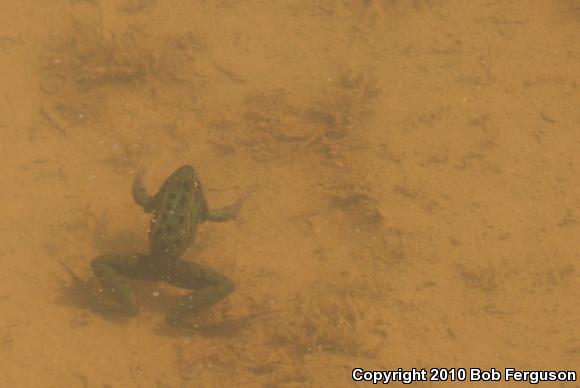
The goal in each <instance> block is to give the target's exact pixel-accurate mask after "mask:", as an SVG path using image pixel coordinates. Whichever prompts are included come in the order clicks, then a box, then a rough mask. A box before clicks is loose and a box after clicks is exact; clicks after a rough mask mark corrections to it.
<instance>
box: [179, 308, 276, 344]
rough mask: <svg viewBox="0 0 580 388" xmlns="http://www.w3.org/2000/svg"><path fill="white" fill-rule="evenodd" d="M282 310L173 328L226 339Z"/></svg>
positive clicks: (186, 323)
mask: <svg viewBox="0 0 580 388" xmlns="http://www.w3.org/2000/svg"><path fill="white" fill-rule="evenodd" d="M281 312H282V311H280V310H275V311H262V312H258V313H253V314H246V315H243V316H241V317H239V318H232V319H225V320H222V321H218V322H199V321H185V320H182V321H178V322H176V323H174V324H172V326H173V327H175V328H177V329H180V330H184V332H185V333H188V334H200V335H202V336H205V337H225V336H231V335H233V334H236V333H238V332H239V331H241V330H242V329H245V328H246V327H248V326H249V325H250V324H252V323H253V322H255V321H257V320H260V319H264V318H267V317H268V316H270V315H273V314H277V313H281Z"/></svg>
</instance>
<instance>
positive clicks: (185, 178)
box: [169, 165, 201, 189]
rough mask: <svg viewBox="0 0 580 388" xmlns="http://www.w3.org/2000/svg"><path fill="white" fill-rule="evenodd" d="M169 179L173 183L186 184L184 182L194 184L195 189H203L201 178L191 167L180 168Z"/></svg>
mask: <svg viewBox="0 0 580 388" xmlns="http://www.w3.org/2000/svg"><path fill="white" fill-rule="evenodd" d="M169 179H170V180H171V181H172V182H182V184H185V183H184V182H193V185H194V187H195V188H198V189H201V182H200V180H199V176H198V175H197V172H196V171H195V168H193V166H190V165H185V166H181V167H179V168H178V169H177V170H175V172H174V173H173V174H171V177H170V178H169Z"/></svg>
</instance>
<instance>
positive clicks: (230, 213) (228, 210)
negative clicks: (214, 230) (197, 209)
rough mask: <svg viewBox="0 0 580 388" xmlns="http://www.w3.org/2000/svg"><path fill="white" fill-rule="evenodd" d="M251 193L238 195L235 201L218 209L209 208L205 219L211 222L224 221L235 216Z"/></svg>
mask: <svg viewBox="0 0 580 388" xmlns="http://www.w3.org/2000/svg"><path fill="white" fill-rule="evenodd" d="M252 195H253V193H246V194H244V195H242V196H241V197H240V199H238V200H237V201H236V202H235V203H233V204H231V205H229V206H225V207H222V208H220V209H210V210H208V212H207V216H206V219H207V221H211V222H224V221H229V220H233V219H235V218H237V216H238V214H240V211H241V210H242V206H243V205H244V202H246V200H247V199H248V198H250V197H251V196H252Z"/></svg>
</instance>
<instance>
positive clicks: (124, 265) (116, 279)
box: [91, 254, 159, 316]
mask: <svg viewBox="0 0 580 388" xmlns="http://www.w3.org/2000/svg"><path fill="white" fill-rule="evenodd" d="M91 267H92V269H93V272H94V274H95V276H96V277H97V279H98V280H99V282H100V283H101V285H102V286H103V288H104V289H105V291H106V292H107V293H108V294H109V295H111V297H113V299H115V301H117V303H119V304H120V305H121V307H122V308H123V311H124V312H125V313H126V314H127V315H130V316H133V315H136V314H137V313H138V312H139V309H138V307H137V301H136V299H135V294H134V293H133V290H131V288H130V287H129V284H128V283H127V280H126V279H127V278H133V279H145V280H155V279H159V276H157V274H156V273H155V271H154V266H152V265H151V258H150V256H149V255H143V254H132V255H120V254H110V255H104V256H100V257H97V258H96V259H94V260H93V261H92V262H91Z"/></svg>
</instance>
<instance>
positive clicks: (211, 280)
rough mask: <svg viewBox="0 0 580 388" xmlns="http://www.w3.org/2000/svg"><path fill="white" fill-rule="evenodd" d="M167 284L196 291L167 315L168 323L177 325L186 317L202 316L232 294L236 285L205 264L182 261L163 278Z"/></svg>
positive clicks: (181, 300)
mask: <svg viewBox="0 0 580 388" xmlns="http://www.w3.org/2000/svg"><path fill="white" fill-rule="evenodd" d="M163 280H165V281H166V282H167V283H169V284H171V285H173V286H176V287H180V288H185V289H188V290H191V291H194V292H193V293H192V294H191V295H187V296H184V297H182V298H181V299H180V300H179V302H178V303H177V306H175V307H174V308H173V309H172V310H171V311H170V312H169V313H168V314H167V323H169V324H171V325H176V324H178V323H179V322H180V321H182V320H183V318H184V317H186V316H187V315H191V314H200V313H202V312H204V311H206V310H208V309H209V308H210V307H211V306H213V305H214V304H216V303H217V302H219V301H220V300H222V299H224V298H225V297H226V296H228V295H229V294H231V293H232V292H233V291H234V289H235V285H234V283H233V282H232V281H231V280H230V279H229V278H228V277H227V276H225V275H223V274H222V273H220V272H218V271H216V270H214V269H212V268H210V267H208V266H205V265H203V264H198V263H191V262H187V261H180V262H178V263H177V265H176V266H175V268H174V269H173V271H172V272H171V273H170V274H169V275H168V276H166V277H163Z"/></svg>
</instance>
